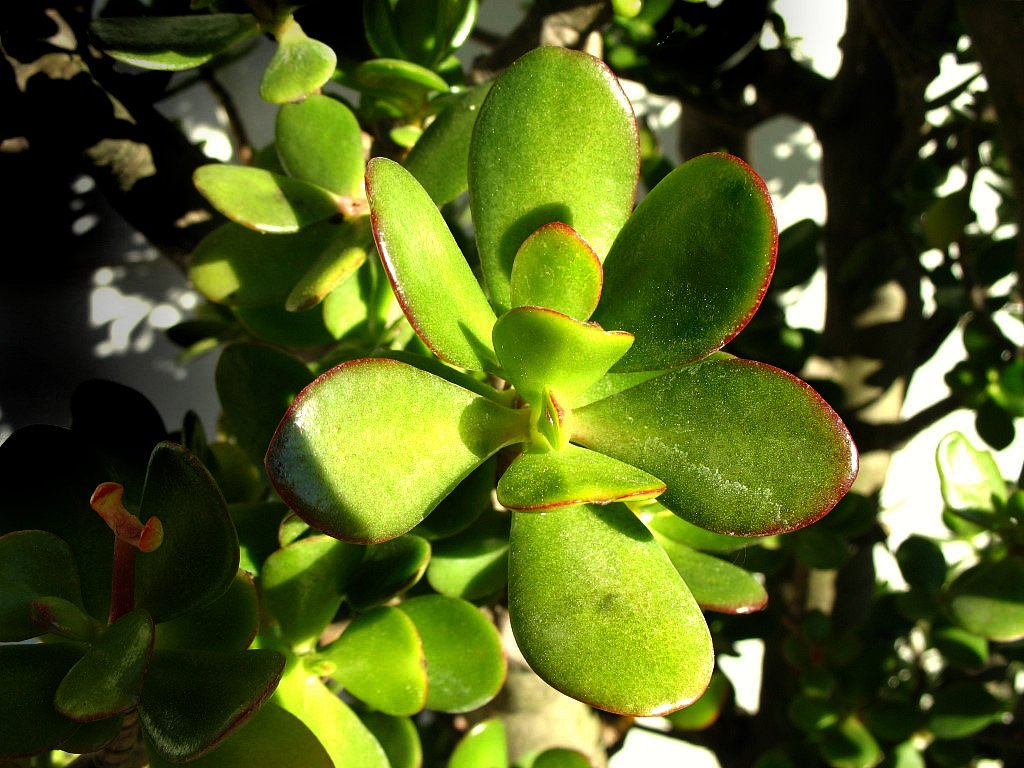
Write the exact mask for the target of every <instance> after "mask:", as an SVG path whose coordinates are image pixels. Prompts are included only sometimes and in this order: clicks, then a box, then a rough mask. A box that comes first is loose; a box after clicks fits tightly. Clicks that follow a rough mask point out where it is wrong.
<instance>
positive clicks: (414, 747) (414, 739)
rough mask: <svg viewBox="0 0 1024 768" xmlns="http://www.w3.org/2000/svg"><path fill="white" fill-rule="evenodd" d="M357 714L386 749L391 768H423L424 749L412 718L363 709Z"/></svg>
mask: <svg viewBox="0 0 1024 768" xmlns="http://www.w3.org/2000/svg"><path fill="white" fill-rule="evenodd" d="M356 714H357V715H358V716H359V719H360V720H361V721H362V722H363V725H365V726H366V727H367V728H368V729H369V730H370V732H371V733H372V734H373V736H374V738H376V739H377V741H378V742H380V745H381V746H382V747H383V748H384V752H385V753H386V754H387V759H388V763H389V764H390V767H391V768H422V766H423V747H422V745H421V744H420V735H419V732H418V731H417V730H416V724H415V723H413V721H412V720H411V719H410V718H408V717H394V716H392V715H385V714H384V713H383V712H371V711H369V710H363V709H360V710H358V711H357V712H356Z"/></svg>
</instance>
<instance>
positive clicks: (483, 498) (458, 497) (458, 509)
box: [412, 458, 497, 541]
mask: <svg viewBox="0 0 1024 768" xmlns="http://www.w3.org/2000/svg"><path fill="white" fill-rule="evenodd" d="M496 473H497V467H496V460H495V459H493V458H492V459H488V460H487V461H485V462H484V463H483V464H481V465H480V466H479V467H477V468H476V469H474V470H473V471H472V472H471V473H470V474H469V476H468V477H467V478H466V479H465V480H463V481H462V482H461V483H459V484H458V485H457V486H455V490H454V491H452V492H451V493H449V494H448V495H447V496H445V497H444V499H443V500H442V501H441V503H440V504H438V505H437V507H435V508H434V511H433V512H431V513H430V514H429V515H427V517H426V519H425V520H423V522H421V523H420V524H419V525H417V526H416V527H415V528H413V529H412V532H413V533H414V534H416V535H417V536H422V537H423V538H424V539H426V540H427V541H436V540H437V539H444V538H447V537H449V536H454V535H456V534H458V533H459V532H460V531H464V530H466V528H468V527H469V526H471V525H472V524H473V523H474V521H476V520H477V518H479V517H480V513H481V512H483V511H484V509H485V508H487V507H490V504H491V491H493V490H494V482H495V475H496Z"/></svg>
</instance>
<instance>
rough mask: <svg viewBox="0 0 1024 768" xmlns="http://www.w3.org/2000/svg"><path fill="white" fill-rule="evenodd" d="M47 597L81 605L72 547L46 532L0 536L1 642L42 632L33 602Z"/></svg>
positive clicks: (21, 532) (25, 637)
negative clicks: (33, 610)
mask: <svg viewBox="0 0 1024 768" xmlns="http://www.w3.org/2000/svg"><path fill="white" fill-rule="evenodd" d="M47 596H49V597H58V598H63V599H65V600H69V601H71V602H72V603H74V604H76V605H81V604H82V592H81V586H80V584H79V581H78V567H77V566H76V565H75V557H74V554H73V553H72V551H71V547H69V546H68V545H67V543H66V542H64V541H63V540H61V539H58V538H57V537H56V536H54V535H53V534H52V533H47V532H46V531H31V530H29V531H12V532H11V533H8V534H7V535H5V536H0V641H4V642H9V641H18V640H27V639H28V638H30V637H36V636H38V635H41V634H43V633H44V632H45V631H46V630H45V629H43V628H42V627H40V626H38V625H37V624H35V623H34V622H33V621H32V601H33V600H36V599H37V598H40V597H47Z"/></svg>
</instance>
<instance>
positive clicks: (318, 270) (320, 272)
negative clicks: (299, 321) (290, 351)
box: [285, 216, 373, 335]
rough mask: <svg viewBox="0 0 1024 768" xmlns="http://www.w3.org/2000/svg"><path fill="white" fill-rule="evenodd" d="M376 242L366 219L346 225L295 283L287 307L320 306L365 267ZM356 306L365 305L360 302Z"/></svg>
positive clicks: (349, 221) (364, 217) (347, 222)
mask: <svg viewBox="0 0 1024 768" xmlns="http://www.w3.org/2000/svg"><path fill="white" fill-rule="evenodd" d="M372 243H373V240H372V237H371V235H370V225H369V220H368V219H367V217H366V216H360V217H358V218H351V219H347V220H346V221H344V222H342V223H341V225H340V226H338V227H337V228H336V234H335V236H334V238H333V239H332V240H331V242H330V243H329V244H328V246H327V247H326V248H324V249H323V250H322V251H320V255H319V257H318V258H317V260H316V261H315V262H314V263H313V264H311V265H310V266H309V268H308V269H307V270H306V271H305V272H303V273H302V276H301V277H300V278H299V281H298V282H297V283H295V287H294V288H292V290H291V292H290V293H289V294H288V298H287V299H286V300H285V308H286V309H288V310H289V311H291V312H301V311H303V310H307V309H310V308H311V307H314V306H316V305H317V304H319V303H320V302H321V301H323V300H324V299H325V298H326V297H327V295H328V294H329V293H330V292H331V291H333V290H334V289H335V288H337V287H338V286H339V285H340V284H341V283H343V282H344V281H346V280H348V279H349V278H350V277H352V276H353V275H354V274H355V272H356V270H357V269H359V267H361V266H362V265H363V263H364V262H365V261H366V258H367V254H368V253H369V252H370V250H371V249H372V248H373V244H372ZM355 303H356V304H357V305H359V304H362V302H361V301H359V300H358V299H357V300H356V302H355ZM364 312H365V310H364ZM325 321H326V315H325ZM328 327H329V328H330V326H328ZM335 335H340V334H337V333H336V334H335Z"/></svg>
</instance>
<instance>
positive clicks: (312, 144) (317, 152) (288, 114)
mask: <svg viewBox="0 0 1024 768" xmlns="http://www.w3.org/2000/svg"><path fill="white" fill-rule="evenodd" d="M274 146H275V147H276V148H277V154H278V157H279V158H280V159H281V165H282V166H284V169H285V170H286V171H287V172H288V175H289V176H292V177H294V178H296V179H301V180H302V181H308V182H309V183H310V184H316V185H317V186H318V187H323V188H324V189H329V190H330V191H331V192H334V193H335V194H337V195H354V194H356V193H357V192H358V191H359V187H360V185H361V184H362V181H363V138H362V131H361V130H360V128H359V122H358V121H357V120H356V116H355V115H353V114H352V110H350V109H349V108H348V107H346V106H345V105H344V104H342V103H341V102H340V101H338V100H337V99H333V98H331V97H330V96H323V95H321V94H312V95H310V96H308V97H306V98H305V99H304V100H303V101H300V102H295V103H292V104H283V105H282V106H281V108H280V109H278V111H277V122H276V124H275V128H274Z"/></svg>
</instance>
